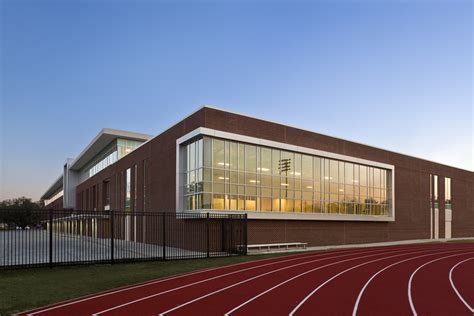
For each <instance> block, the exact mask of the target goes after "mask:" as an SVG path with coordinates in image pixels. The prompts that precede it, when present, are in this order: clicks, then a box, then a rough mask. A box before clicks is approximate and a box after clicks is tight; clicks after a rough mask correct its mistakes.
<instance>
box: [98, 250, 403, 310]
mask: <svg viewBox="0 0 474 316" xmlns="http://www.w3.org/2000/svg"><path fill="white" fill-rule="evenodd" d="M377 251H379V252H380V249H379V250H368V251H358V252H351V253H346V252H344V254H343V255H340V256H341V257H344V256H350V255H357V254H360V253H371V252H377ZM397 251H401V250H397ZM325 254H327V253H325ZM325 254H317V255H314V256H305V257H304V259H311V258H319V257H322V256H323V255H325ZM338 257H339V256H331V257H323V258H320V259H318V260H312V261H308V262H303V263H299V264H297V265H301V264H306V263H309V262H314V261H319V260H325V259H331V258H338ZM298 259H300V258H294V259H290V260H282V261H277V262H271V263H267V264H263V265H259V266H256V267H250V268H246V269H241V270H237V271H233V272H229V273H225V274H221V275H218V276H215V277H212V278H207V279H204V280H201V281H197V282H194V283H189V284H186V285H182V286H179V287H176V288H172V289H169V290H166V291H163V292H159V293H155V294H152V295H149V296H145V297H142V298H139V299H136V300H133V301H129V302H126V303H123V304H121V305H116V306H114V307H111V308H109V309H106V310H102V311H100V312H96V313H94V314H93V315H94V316H98V315H100V314H103V313H106V312H110V311H113V310H116V309H119V308H122V307H125V306H127V305H131V304H135V303H138V302H141V301H144V300H147V299H150V298H154V297H157V296H160V295H163V294H166V293H170V292H173V291H177V290H180V289H183V288H187V287H190V286H193V285H197V284H200V283H204V282H208V281H212V280H215V279H219V278H222V277H225V276H228V275H232V274H236V273H239V272H244V271H249V270H253V269H257V268H261V267H265V266H269V265H274V264H278V263H285V262H289V261H295V260H298Z"/></svg>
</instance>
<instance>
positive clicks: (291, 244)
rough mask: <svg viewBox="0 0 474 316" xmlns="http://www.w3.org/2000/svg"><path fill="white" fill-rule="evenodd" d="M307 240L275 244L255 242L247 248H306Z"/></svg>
mask: <svg viewBox="0 0 474 316" xmlns="http://www.w3.org/2000/svg"><path fill="white" fill-rule="evenodd" d="M306 245H308V243H307V242H285V243H274V244H253V245H247V250H248V251H249V250H267V251H270V250H272V249H279V250H281V249H285V250H287V249H298V248H302V249H306Z"/></svg>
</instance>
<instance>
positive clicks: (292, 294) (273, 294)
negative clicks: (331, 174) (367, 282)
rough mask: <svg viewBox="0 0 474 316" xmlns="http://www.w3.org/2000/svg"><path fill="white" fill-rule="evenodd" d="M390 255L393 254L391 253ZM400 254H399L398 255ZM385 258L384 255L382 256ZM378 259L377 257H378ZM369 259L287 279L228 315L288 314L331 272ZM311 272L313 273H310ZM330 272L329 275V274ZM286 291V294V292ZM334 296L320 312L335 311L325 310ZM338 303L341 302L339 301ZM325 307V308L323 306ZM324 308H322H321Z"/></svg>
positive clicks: (342, 269) (345, 287)
mask: <svg viewBox="0 0 474 316" xmlns="http://www.w3.org/2000/svg"><path fill="white" fill-rule="evenodd" d="M428 251H435V250H434V249H431V250H426V249H425V250H421V249H419V250H418V251H415V249H411V250H410V252H409V253H412V252H415V253H418V252H428ZM409 253H403V254H399V255H400V256H406V255H409ZM390 256H393V254H392V255H390ZM397 256H398V255H397ZM382 258H383V257H382ZM376 260H377V259H376ZM366 261H367V258H366V259H365V260H361V261H359V262H348V263H346V264H345V265H344V266H343V265H340V266H337V267H332V270H328V271H325V270H324V271H318V272H317V275H314V274H313V273H312V271H308V272H307V275H301V276H296V277H294V278H290V279H287V280H286V281H284V282H283V283H279V284H277V285H276V286H274V287H272V288H269V289H267V290H266V291H264V292H261V293H259V294H258V295H256V296H254V297H253V298H252V299H251V300H247V301H245V302H243V303H241V304H240V305H238V306H236V307H234V308H233V309H231V310H229V311H228V312H227V313H226V315H249V314H256V313H258V314H262V313H263V314H272V315H275V314H277V315H278V314H285V315H288V314H289V313H290V312H291V311H292V309H293V308H294V307H295V306H296V305H297V304H298V303H299V302H300V301H301V299H302V297H304V296H305V295H306V294H307V293H309V292H310V291H311V290H312V289H313V288H314V284H315V283H319V284H321V283H324V282H325V281H326V280H327V278H328V277H329V275H330V274H332V273H339V272H341V271H344V270H345V269H347V268H348V267H350V266H351V265H357V264H358V263H359V264H360V263H364V262H366ZM309 273H311V274H309ZM328 274H329V275H328ZM299 277H303V279H301V280H297V279H298V278H299ZM342 288H343V290H344V293H345V292H346V289H347V285H344V286H343V287H342ZM285 293H286V294H285ZM331 301H332V298H331V299H330V300H329V301H325V302H323V304H321V306H318V309H317V311H318V313H334V310H332V309H331V310H330V311H325V310H324V307H323V305H324V304H327V303H328V302H331ZM337 304H338V305H339V304H341V302H339V301H338V303H337ZM322 307H323V308H322ZM321 308H322V309H321Z"/></svg>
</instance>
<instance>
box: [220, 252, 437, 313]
mask: <svg viewBox="0 0 474 316" xmlns="http://www.w3.org/2000/svg"><path fill="white" fill-rule="evenodd" d="M436 250H437V249H426V250H423V251H436ZM423 251H418V252H423ZM415 253H416V252H415ZM406 254H409V253H406ZM349 260H354V259H349ZM349 260H343V261H339V262H336V263H331V264H327V265H324V266H322V267H318V268H315V269H312V270H308V271H306V272H303V273H301V274H298V275H296V276H294V277H292V278H290V279H287V280H285V281H284V282H281V283H278V284H277V285H275V286H273V287H271V288H269V289H267V290H265V291H264V292H261V293H259V294H257V295H256V296H254V297H252V298H251V299H249V300H247V301H245V302H243V303H242V304H240V305H238V306H236V307H234V308H233V309H231V310H230V311H228V312H226V313H225V316H228V315H230V314H232V313H233V312H235V311H236V310H238V309H240V308H242V307H243V306H245V305H247V304H249V303H251V302H253V301H254V300H256V299H258V298H259V297H261V296H263V295H265V294H267V293H269V292H271V291H273V290H274V289H276V288H278V287H280V286H282V285H284V284H286V283H288V282H291V281H293V280H295V279H297V278H299V277H302V276H304V275H306V274H308V273H311V272H314V271H316V270H319V269H322V268H325V267H328V266H331V265H334V264H339V263H342V262H345V261H349Z"/></svg>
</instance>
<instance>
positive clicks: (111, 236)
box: [110, 210, 115, 264]
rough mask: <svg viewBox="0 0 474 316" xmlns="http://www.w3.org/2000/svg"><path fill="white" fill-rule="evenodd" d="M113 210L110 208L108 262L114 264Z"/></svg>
mask: <svg viewBox="0 0 474 316" xmlns="http://www.w3.org/2000/svg"><path fill="white" fill-rule="evenodd" d="M114 226H115V220H114V211H113V210H110V264H114V235H115V232H114V231H115V229H114Z"/></svg>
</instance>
